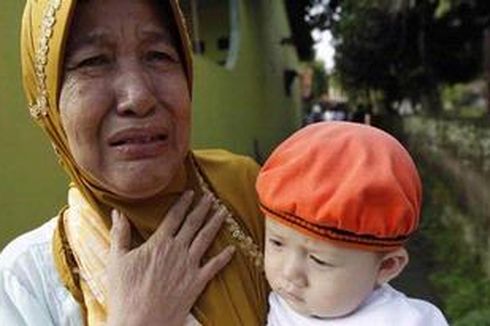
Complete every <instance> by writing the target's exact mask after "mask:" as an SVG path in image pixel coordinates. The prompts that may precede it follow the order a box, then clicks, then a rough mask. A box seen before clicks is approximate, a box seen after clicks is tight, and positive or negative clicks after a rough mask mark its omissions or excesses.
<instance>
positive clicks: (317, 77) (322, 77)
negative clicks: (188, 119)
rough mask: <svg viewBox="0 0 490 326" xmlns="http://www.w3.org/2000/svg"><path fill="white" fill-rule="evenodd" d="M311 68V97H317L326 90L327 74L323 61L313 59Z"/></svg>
mask: <svg viewBox="0 0 490 326" xmlns="http://www.w3.org/2000/svg"><path fill="white" fill-rule="evenodd" d="M310 66H311V67H312V68H313V85H312V87H313V89H312V93H313V97H314V98H318V97H319V96H321V95H322V94H324V93H326V92H327V91H328V76H327V72H326V71H325V64H324V62H323V61H315V62H313V63H312V64H311V65H310Z"/></svg>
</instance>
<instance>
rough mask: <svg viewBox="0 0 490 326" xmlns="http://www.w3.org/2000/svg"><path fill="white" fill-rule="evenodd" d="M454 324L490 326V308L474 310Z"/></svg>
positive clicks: (458, 325)
mask: <svg viewBox="0 0 490 326" xmlns="http://www.w3.org/2000/svg"><path fill="white" fill-rule="evenodd" d="M453 326H490V309H482V310H475V311H472V312H470V313H469V314H468V315H466V316H464V317H463V318H461V319H459V320H457V321H456V322H455V323H454V324H453Z"/></svg>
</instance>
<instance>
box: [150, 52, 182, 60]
mask: <svg viewBox="0 0 490 326" xmlns="http://www.w3.org/2000/svg"><path fill="white" fill-rule="evenodd" d="M146 60H148V61H150V62H162V61H176V59H175V58H174V56H172V55H170V54H168V53H166V52H161V51H150V52H148V53H147V54H146Z"/></svg>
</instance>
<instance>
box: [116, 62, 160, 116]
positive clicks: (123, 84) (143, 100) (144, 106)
mask: <svg viewBox="0 0 490 326" xmlns="http://www.w3.org/2000/svg"><path fill="white" fill-rule="evenodd" d="M114 82H115V88H116V94H117V112H118V114H121V115H134V116H146V115H147V114H149V113H150V112H152V111H153V110H154V109H155V107H156V105H157V99H156V94H154V88H153V86H152V83H151V80H150V79H149V78H148V77H147V76H145V73H144V71H143V68H138V67H128V68H125V69H124V68H121V72H120V74H119V75H118V76H117V77H116V78H115V80H114Z"/></svg>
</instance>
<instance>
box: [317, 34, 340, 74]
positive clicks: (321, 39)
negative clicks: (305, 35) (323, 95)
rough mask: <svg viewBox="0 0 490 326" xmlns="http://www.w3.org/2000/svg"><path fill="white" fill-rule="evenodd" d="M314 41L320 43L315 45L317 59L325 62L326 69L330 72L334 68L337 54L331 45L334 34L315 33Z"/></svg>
mask: <svg viewBox="0 0 490 326" xmlns="http://www.w3.org/2000/svg"><path fill="white" fill-rule="evenodd" d="M312 35H313V40H315V41H317V40H318V42H317V43H316V44H315V45H314V48H315V53H316V59H319V60H323V62H325V69H326V70H327V71H328V72H330V71H332V69H333V67H334V60H333V56H334V54H335V51H334V48H333V47H332V45H331V42H332V34H331V33H330V31H328V30H326V31H323V32H319V31H313V33H312Z"/></svg>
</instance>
